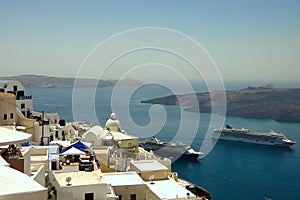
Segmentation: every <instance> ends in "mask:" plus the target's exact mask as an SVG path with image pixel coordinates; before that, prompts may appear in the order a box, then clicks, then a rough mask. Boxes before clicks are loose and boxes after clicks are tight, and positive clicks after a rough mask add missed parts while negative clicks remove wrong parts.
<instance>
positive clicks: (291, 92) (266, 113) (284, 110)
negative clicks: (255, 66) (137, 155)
mask: <svg viewBox="0 0 300 200" xmlns="http://www.w3.org/2000/svg"><path fill="white" fill-rule="evenodd" d="M218 94H219V93H218V92H212V93H211V94H209V93H197V94H196V96H197V101H196V102H195V101H194V102H193V101H191V99H192V98H191V95H190V94H186V95H178V96H175V95H171V96H167V97H162V98H157V99H151V100H146V101H142V103H152V104H164V105H182V106H186V108H185V110H186V111H190V112H211V97H216V99H218V97H217V96H216V95H218ZM226 100H227V102H226V107H227V112H226V115H232V116H239V117H244V118H256V119H273V120H275V121H279V122H300V89H278V88H277V89H255V90H253V89H243V90H238V91H226ZM216 103H217V105H215V106H216V107H218V106H220V107H222V106H224V105H221V104H220V105H218V101H217V102H216ZM216 112H218V110H216Z"/></svg>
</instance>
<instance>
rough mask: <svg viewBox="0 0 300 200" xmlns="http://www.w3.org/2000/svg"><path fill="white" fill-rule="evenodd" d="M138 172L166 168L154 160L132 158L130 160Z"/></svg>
mask: <svg viewBox="0 0 300 200" xmlns="http://www.w3.org/2000/svg"><path fill="white" fill-rule="evenodd" d="M131 164H132V165H134V166H135V167H136V168H137V169H138V170H139V171H140V172H148V171H158V170H168V168H167V167H166V166H164V165H163V164H161V163H160V162H158V161H156V160H134V161H131Z"/></svg>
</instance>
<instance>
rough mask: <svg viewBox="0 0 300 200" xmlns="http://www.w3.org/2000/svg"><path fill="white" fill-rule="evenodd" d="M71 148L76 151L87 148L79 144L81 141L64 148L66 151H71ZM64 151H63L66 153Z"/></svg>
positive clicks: (81, 143)
mask: <svg viewBox="0 0 300 200" xmlns="http://www.w3.org/2000/svg"><path fill="white" fill-rule="evenodd" d="M72 147H75V148H76V149H80V150H84V149H88V148H89V147H88V146H87V145H85V144H84V143H83V142H81V141H77V142H75V143H73V144H70V145H69V146H68V147H67V148H66V150H69V149H71V148H72ZM66 150H65V151H66Z"/></svg>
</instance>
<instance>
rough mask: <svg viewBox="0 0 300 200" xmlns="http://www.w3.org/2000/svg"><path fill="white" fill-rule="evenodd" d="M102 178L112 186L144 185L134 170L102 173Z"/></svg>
mask: <svg viewBox="0 0 300 200" xmlns="http://www.w3.org/2000/svg"><path fill="white" fill-rule="evenodd" d="M103 178H104V179H105V180H106V181H107V183H108V184H111V185H112V186H124V185H145V182H144V181H143V179H142V178H141V177H140V176H139V175H138V174H137V173H136V172H114V173H104V174H103Z"/></svg>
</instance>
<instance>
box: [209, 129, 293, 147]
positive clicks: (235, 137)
mask: <svg viewBox="0 0 300 200" xmlns="http://www.w3.org/2000/svg"><path fill="white" fill-rule="evenodd" d="M212 137H213V138H215V139H222V140H231V141H237V142H248V143H254V144H263V145H271V146H283V147H289V146H292V145H293V144H295V143H296V142H295V141H292V140H290V139H288V138H287V137H286V136H285V135H283V134H282V133H275V132H274V131H270V132H254V131H250V130H249V129H244V128H232V127H231V126H229V125H226V128H218V129H215V130H214V131H213V135H212Z"/></svg>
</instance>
